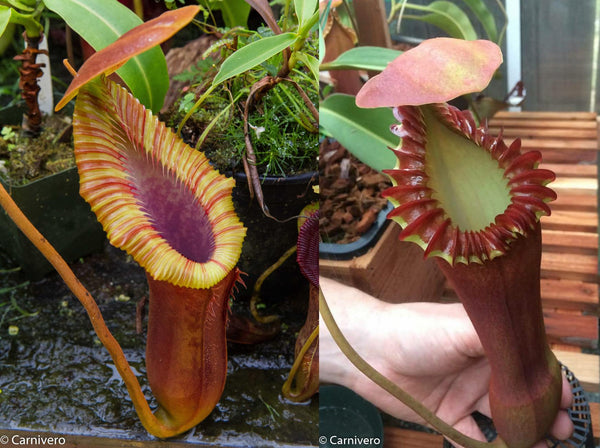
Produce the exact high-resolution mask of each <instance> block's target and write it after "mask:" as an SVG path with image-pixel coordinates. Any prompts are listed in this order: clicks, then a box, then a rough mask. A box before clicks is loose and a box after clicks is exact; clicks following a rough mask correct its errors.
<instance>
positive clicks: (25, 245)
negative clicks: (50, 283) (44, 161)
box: [0, 167, 106, 280]
mask: <svg viewBox="0 0 600 448" xmlns="http://www.w3.org/2000/svg"><path fill="white" fill-rule="evenodd" d="M0 182H2V185H3V186H4V188H6V189H7V190H8V191H9V193H10V194H11V196H12V198H13V199H14V201H15V202H16V203H17V205H18V206H19V207H20V208H21V210H22V211H23V213H25V216H27V218H28V219H29V220H30V221H31V222H32V223H33V224H34V225H35V226H36V227H37V229H38V230H39V231H40V232H41V233H42V235H43V236H44V237H45V238H46V239H47V240H48V241H49V242H50V243H51V244H52V245H53V246H54V248H55V249H56V250H57V251H58V252H59V253H60V254H61V255H62V256H63V258H64V259H65V260H67V261H73V260H76V259H78V258H80V257H82V256H84V255H88V254H90V253H92V252H95V251H99V250H101V249H102V247H103V244H104V241H105V240H106V236H105V234H104V231H103V230H102V227H101V226H100V224H99V223H98V221H96V217H95V216H94V215H93V213H92V212H91V210H90V207H89V205H88V204H87V203H86V202H85V201H84V200H83V199H82V198H81V196H79V176H78V174H77V169H76V168H75V167H73V168H70V169H68V170H65V171H62V172H60V173H57V174H53V175H51V176H48V177H45V178H43V179H39V180H36V181H33V182H31V183H29V184H27V185H23V186H12V185H10V184H9V183H8V182H7V181H5V180H4V179H0ZM0 229H1V231H0V247H1V248H2V250H3V251H4V252H5V253H6V254H7V255H8V256H10V257H11V258H12V259H13V260H14V261H16V262H17V263H18V264H19V265H20V266H21V267H22V269H23V272H24V273H25V275H26V276H27V277H28V278H29V279H31V280H37V279H40V278H41V277H43V276H44V275H45V274H47V273H48V272H51V271H52V269H53V268H52V266H51V265H50V263H49V262H48V261H46V259H45V258H44V257H43V256H42V254H41V253H40V252H39V251H38V250H37V249H36V248H35V246H34V245H33V244H32V243H31V242H30V241H29V240H28V239H27V238H26V237H25V236H24V235H23V234H22V233H21V231H20V230H19V229H18V228H17V226H16V225H15V224H14V223H13V222H12V220H11V219H10V218H9V217H8V215H7V214H6V212H5V211H4V210H0Z"/></svg>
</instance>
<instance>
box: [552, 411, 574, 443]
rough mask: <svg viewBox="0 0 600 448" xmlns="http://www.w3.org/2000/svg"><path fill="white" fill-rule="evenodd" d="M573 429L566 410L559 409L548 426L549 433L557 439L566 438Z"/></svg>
mask: <svg viewBox="0 0 600 448" xmlns="http://www.w3.org/2000/svg"><path fill="white" fill-rule="evenodd" d="M574 430H575V427H574V425H573V422H572V421H571V419H570V418H569V414H568V413H567V411H559V413H558V414H557V416H556V418H555V419H554V423H553V424H552V427H551V428H550V433H551V434H552V435H553V436H554V437H556V438H557V439H558V440H567V439H568V438H569V437H571V435H572V434H573V431H574Z"/></svg>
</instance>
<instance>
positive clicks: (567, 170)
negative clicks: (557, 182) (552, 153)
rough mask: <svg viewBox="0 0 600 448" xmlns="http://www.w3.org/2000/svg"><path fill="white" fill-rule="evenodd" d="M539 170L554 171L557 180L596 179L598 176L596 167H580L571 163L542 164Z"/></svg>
mask: <svg viewBox="0 0 600 448" xmlns="http://www.w3.org/2000/svg"><path fill="white" fill-rule="evenodd" d="M540 168H544V169H547V170H550V171H554V173H555V174H556V176H557V177H558V178H560V177H589V178H592V179H596V178H597V176H598V167H597V166H596V165H580V164H572V163H568V164H565V163H542V164H541V165H540Z"/></svg>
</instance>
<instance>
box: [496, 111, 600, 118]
mask: <svg viewBox="0 0 600 448" xmlns="http://www.w3.org/2000/svg"><path fill="white" fill-rule="evenodd" d="M596 117H597V115H596V113H595V112H528V111H522V112H509V111H506V110H501V111H499V112H498V113H496V115H494V119H496V118H519V119H525V120H530V119H534V120H563V121H564V120H583V121H586V120H587V121H596Z"/></svg>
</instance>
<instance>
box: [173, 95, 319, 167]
mask: <svg viewBox="0 0 600 448" xmlns="http://www.w3.org/2000/svg"><path fill="white" fill-rule="evenodd" d="M307 90H308V89H307ZM199 96H200V94H194V93H186V94H184V95H182V96H181V97H180V98H179V99H178V100H177V101H176V102H175V104H174V106H173V107H171V109H170V110H169V111H168V112H167V114H165V116H164V117H163V118H164V120H165V122H166V123H167V125H168V126H170V127H172V128H177V126H178V125H179V123H180V122H181V121H182V120H183V118H184V117H185V115H186V113H187V111H189V110H190V109H191V107H192V106H193V104H194V102H195V101H196V99H197V98H198V97H199ZM313 96H314V98H313ZM309 97H310V99H311V101H312V102H313V104H316V101H317V98H316V95H311V93H310V91H309ZM300 102H302V99H301V98H300V97H299V95H298V94H297V93H296V92H295V91H294V89H293V88H290V86H286V85H285V84H283V83H280V84H278V85H276V86H275V87H274V88H273V89H272V90H270V91H269V92H267V94H266V95H265V96H264V97H263V98H262V100H261V102H260V107H259V108H257V109H255V110H254V111H252V112H251V113H250V116H249V120H248V122H249V125H250V129H249V133H250V138H251V139H252V146H253V148H254V153H255V155H256V159H257V166H258V172H259V174H261V175H267V176H290V175H294V174H299V173H304V172H308V171H316V169H317V166H316V164H317V155H318V151H319V145H318V129H316V127H315V126H314V125H313V124H312V123H311V119H312V117H308V116H307V115H305V113H303V112H302V111H301V112H298V110H301V109H300V108H292V107H290V106H291V105H293V104H294V103H295V104H299V103H300ZM230 103H231V99H230V98H226V97H224V96H219V95H214V96H211V97H209V98H207V100H206V101H205V102H204V103H203V104H202V106H201V107H200V108H199V109H198V110H197V111H196V112H194V113H193V114H192V115H191V116H190V117H189V118H188V119H187V121H186V122H185V124H184V126H183V128H182V130H181V137H182V138H183V140H184V141H185V142H186V143H188V144H189V145H190V146H192V147H194V146H196V144H197V142H198V139H199V137H200V136H201V135H202V133H203V132H204V130H205V129H206V127H207V126H208V125H209V124H210V123H211V122H212V121H213V119H214V120H215V123H214V124H213V127H212V129H211V130H210V132H209V133H208V135H207V137H206V139H205V140H204V142H203V144H202V147H201V148H199V149H200V150H202V151H203V152H204V153H205V154H206V156H207V157H208V158H209V159H210V161H211V163H212V164H213V166H215V167H216V168H217V169H218V170H219V171H221V172H240V171H243V162H242V157H243V155H244V154H245V151H246V147H245V142H244V121H243V110H241V107H242V104H243V103H234V104H233V106H231V107H230V108H229V109H228V110H227V112H226V113H223V114H222V115H221V116H219V117H218V118H215V117H217V116H218V114H219V113H220V112H221V111H223V110H224V108H227V107H228V106H229V105H230Z"/></svg>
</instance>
